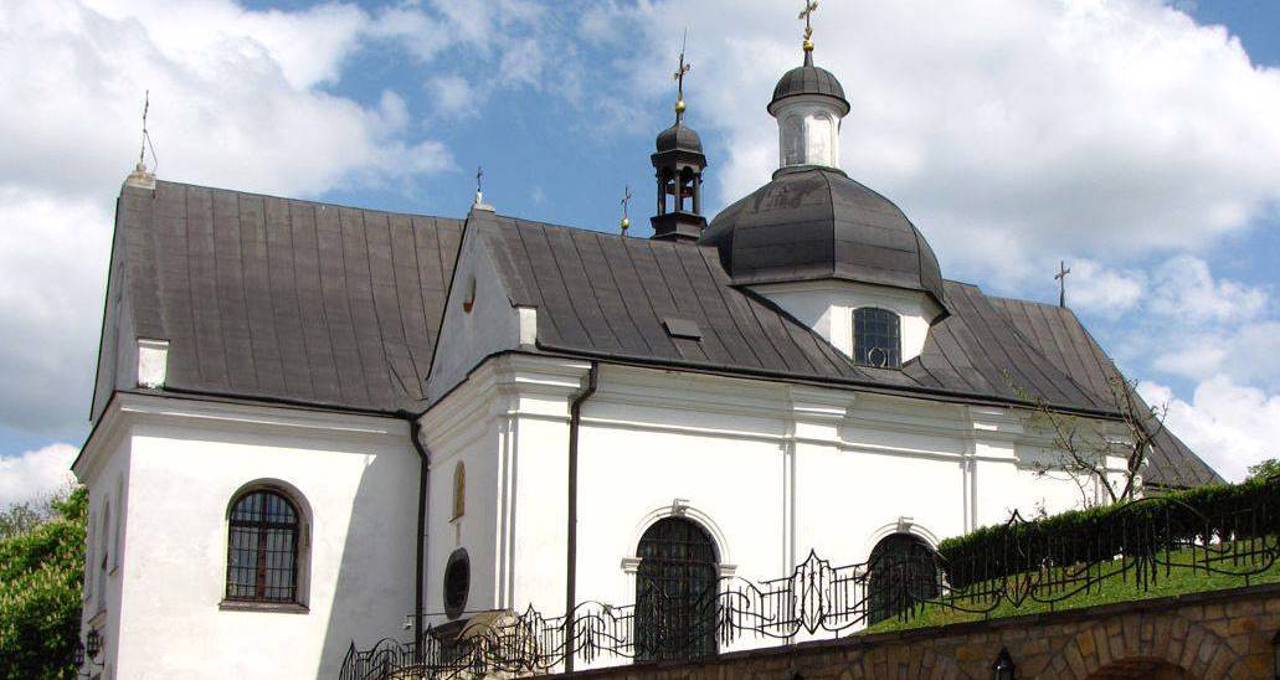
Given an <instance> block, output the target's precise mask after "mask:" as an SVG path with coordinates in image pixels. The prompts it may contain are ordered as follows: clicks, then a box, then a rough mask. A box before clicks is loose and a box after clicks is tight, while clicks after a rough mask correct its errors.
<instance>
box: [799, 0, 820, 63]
mask: <svg viewBox="0 0 1280 680" xmlns="http://www.w3.org/2000/svg"><path fill="white" fill-rule="evenodd" d="M816 11H818V0H805V3H804V9H803V10H801V11H800V16H799V17H797V18H799V19H804V61H805V63H806V64H810V65H812V64H813V57H811V56H809V55H810V54H811V53H812V52H813V23H812V19H813V13H814V12H816Z"/></svg>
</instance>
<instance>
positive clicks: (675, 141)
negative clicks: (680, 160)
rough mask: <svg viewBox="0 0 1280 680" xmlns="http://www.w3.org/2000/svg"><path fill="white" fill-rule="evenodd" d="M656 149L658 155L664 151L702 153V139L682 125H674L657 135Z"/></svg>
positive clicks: (689, 128)
mask: <svg viewBox="0 0 1280 680" xmlns="http://www.w3.org/2000/svg"><path fill="white" fill-rule="evenodd" d="M657 147H658V152H659V153H662V152H664V151H691V152H693V153H702V138H701V137H699V136H698V133H697V132H694V130H693V128H691V127H689V126H687V125H685V124H684V123H676V124H675V125H672V126H671V127H669V128H667V129H665V130H663V131H662V132H659V133H658V141H657Z"/></svg>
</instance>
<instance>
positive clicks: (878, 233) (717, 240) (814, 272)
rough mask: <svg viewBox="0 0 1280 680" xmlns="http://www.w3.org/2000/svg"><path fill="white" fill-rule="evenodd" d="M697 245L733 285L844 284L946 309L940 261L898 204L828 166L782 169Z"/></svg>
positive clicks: (735, 206) (713, 224) (726, 211)
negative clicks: (915, 293) (891, 291)
mask: <svg viewBox="0 0 1280 680" xmlns="http://www.w3.org/2000/svg"><path fill="white" fill-rule="evenodd" d="M701 243H702V244H704V245H711V246H715V247H716V248H718V249H719V251H720V262H721V264H722V265H723V267H724V269H725V271H727V272H728V273H729V276H730V277H731V278H732V280H733V283H735V284H739V285H744V284H762V283H780V282H790V281H805V280H814V279H833V278H834V279H842V280H846V281H857V282H861V283H870V284H876V285H884V286H893V287H896V288H905V289H909V290H919V291H923V292H926V293H929V294H930V295H931V296H932V297H933V298H934V300H935V301H937V302H938V304H939V305H941V306H943V307H945V306H946V294H945V291H944V287H943V285H942V273H941V271H940V270H939V268H938V259H937V258H936V257H935V256H934V254H933V250H932V249H931V248H930V247H929V243H928V242H927V241H925V239H924V237H923V236H922V235H921V234H920V230H918V229H916V227H915V225H913V224H911V220H909V219H907V216H906V215H904V214H903V212H902V210H900V209H899V208H898V206H896V205H894V204H893V202H892V201H890V200H889V199H887V198H885V197H884V196H882V195H880V194H878V193H876V192H875V191H872V190H871V189H868V188H867V187H865V186H863V185H862V184H860V183H858V182H856V181H854V180H852V179H849V177H847V176H846V175H845V174H844V173H843V172H841V171H839V170H836V169H833V168H823V167H817V166H802V167H796V168H783V169H782V170H779V171H778V172H776V173H774V177H773V181H771V182H769V183H768V184H766V185H764V186H763V187H760V188H759V189H757V190H755V191H753V192H752V193H751V194H750V195H748V196H747V197H746V198H743V199H742V200H740V201H738V202H736V203H734V204H733V205H730V206H729V207H727V208H725V209H724V210H722V211H721V212H720V214H719V215H716V217H715V219H714V220H712V221H711V226H710V227H708V228H707V230H706V231H705V232H704V233H703V236H702V239H701Z"/></svg>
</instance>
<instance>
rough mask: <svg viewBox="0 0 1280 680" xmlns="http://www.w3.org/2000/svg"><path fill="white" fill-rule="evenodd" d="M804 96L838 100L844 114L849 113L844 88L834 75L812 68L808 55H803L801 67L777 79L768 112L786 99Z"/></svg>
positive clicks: (809, 55) (819, 67) (810, 57)
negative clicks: (815, 95) (819, 96)
mask: <svg viewBox="0 0 1280 680" xmlns="http://www.w3.org/2000/svg"><path fill="white" fill-rule="evenodd" d="M805 94H820V95H826V96H828V97H834V98H836V99H839V100H840V102H841V104H843V105H844V111H845V113H848V112H849V100H847V99H845V98H844V86H842V85H841V84H840V81H839V80H837V79H836V77H835V74H833V73H831V72H830V71H828V70H827V69H825V68H822V67H821V66H814V65H813V57H812V55H811V54H810V53H805V56H804V65H803V66H797V67H795V68H793V69H791V70H790V71H787V72H786V73H784V74H782V77H781V78H779V79H778V84H777V85H776V86H774V88H773V99H772V100H771V101H770V102H769V111H770V112H772V111H773V107H774V105H775V104H777V103H778V102H779V101H781V100H783V99H786V98H787V97H796V96H799V95H805Z"/></svg>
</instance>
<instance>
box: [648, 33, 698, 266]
mask: <svg viewBox="0 0 1280 680" xmlns="http://www.w3.org/2000/svg"><path fill="white" fill-rule="evenodd" d="M689 69H690V65H689V64H686V63H685V61H684V51H683V50H681V51H680V68H679V69H677V70H676V72H675V75H674V78H675V80H676V83H677V95H676V106H675V110H676V122H675V125H672V126H671V127H669V128H667V129H666V130H663V131H662V132H660V133H658V139H657V142H656V148H657V150H656V151H655V152H654V154H653V155H652V156H650V157H649V159H650V160H651V161H653V168H654V170H656V171H657V172H656V176H657V180H658V214H657V215H654V216H653V217H652V218H651V219H650V220H649V221H650V223H651V224H652V225H653V238H654V239H657V240H665V241H696V240H698V237H699V236H701V235H702V229H703V228H704V227H706V226H707V219H706V218H705V217H703V216H702V171H703V169H705V168H706V167H707V157H706V156H704V155H703V154H702V139H701V138H699V137H698V133H697V132H694V130H693V128H691V127H688V126H687V125H685V124H684V109H685V105H684V76H685V74H686V73H688V72H689Z"/></svg>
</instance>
